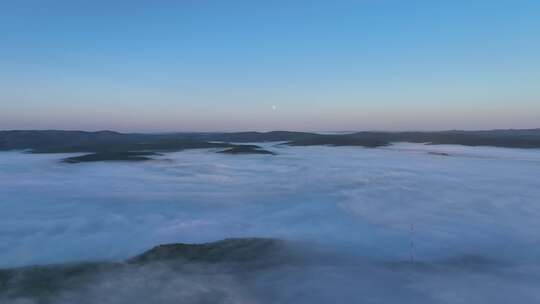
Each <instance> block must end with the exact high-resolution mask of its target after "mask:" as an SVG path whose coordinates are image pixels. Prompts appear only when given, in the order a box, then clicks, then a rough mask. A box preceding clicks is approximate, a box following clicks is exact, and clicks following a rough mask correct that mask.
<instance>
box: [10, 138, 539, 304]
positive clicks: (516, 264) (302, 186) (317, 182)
mask: <svg viewBox="0 0 540 304" xmlns="http://www.w3.org/2000/svg"><path fill="white" fill-rule="evenodd" d="M264 147H265V148H267V149H269V150H272V151H274V152H276V153H278V155H276V156H272V155H269V156H267V155H226V154H219V153H214V151H215V150H190V151H184V152H178V153H167V154H165V155H163V156H161V157H159V159H158V160H155V161H148V162H137V163H135V162H97V163H82V164H65V163H61V162H60V161H59V160H60V159H61V158H62V157H66V155H61V154H26V153H21V152H2V153H0V208H1V209H0V268H10V267H17V266H26V265H34V264H49V263H62V262H74V261H80V260H122V259H125V258H128V257H131V256H133V255H136V254H138V253H141V252H142V251H144V250H147V249H149V248H151V247H152V246H154V245H157V244H162V243H173V242H186V243H193V242H197V243H198V242H207V241H214V240H220V239H223V238H231V237H272V238H281V239H285V240H292V241H301V242H304V243H308V244H310V245H311V246H314V247H313V248H315V247H316V248H325V249H328V250H332V251H335V252H336V255H347V256H349V257H354V258H358V259H359V260H362V261H372V264H373V265H375V264H377V263H386V262H390V263H392V262H399V261H409V260H410V259H411V258H412V259H414V261H417V262H424V261H425V262H437V261H445V260H448V259H453V258H460V257H462V256H471V255H474V256H478V257H482V258H485V259H487V260H492V261H495V263H494V264H493V266H491V267H492V268H491V269H489V270H488V271H480V272H477V271H475V270H471V269H454V270H453V271H451V272H441V273H424V272H421V271H412V272H402V271H398V272H396V271H394V270H391V269H384V268H376V269H375V270H373V269H372V270H369V271H368V270H366V269H370V267H368V266H365V267H363V266H362V267H360V266H358V265H356V266H354V267H353V266H351V267H346V266H343V265H342V266H339V267H338V266H335V267H326V266H324V265H321V266H312V267H306V269H295V270H294V271H293V270H291V269H288V268H284V269H276V270H272V271H269V272H265V273H263V274H261V275H260V276H259V277H258V278H257V280H255V281H254V283H253V284H255V286H256V287H252V289H254V290H257V288H258V290H260V291H261V292H260V293H259V296H260V297H259V298H257V297H255V298H253V295H246V294H244V293H248V291H246V290H242V288H241V286H237V285H235V284H234V281H231V280H228V279H227V280H224V282H225V283H226V284H225V283H223V284H222V282H220V283H219V284H218V285H219V286H220V287H219V288H222V289H223V290H225V293H229V294H228V295H227V296H226V297H221V298H218V299H213V300H208V299H205V300H204V301H207V302H204V301H203V300H200V299H199V300H189V299H195V298H193V297H192V298H189V299H187V298H184V302H187V303H191V302H193V303H216V302H220V301H221V302H224V303H229V302H230V303H259V302H261V303H270V302H277V303H327V302H328V301H330V300H332V299H333V300H334V301H337V302H342V303H346V302H351V303H352V302H355V303H358V302H360V301H364V302H365V303H393V302H395V301H399V302H401V303H508V302H510V301H514V300H516V301H521V303H534V302H539V301H540V258H539V257H540V150H534V149H533V150H520V149H503V148H489V147H461V146H426V145H420V144H405V143H400V144H395V145H393V146H390V147H385V148H376V149H366V148H356V147H287V146H281V145H276V144H265V145H264ZM447 154H448V155H447ZM369 263H371V262H369ZM369 263H368V264H369ZM366 267H367V268H366ZM152 272H157V270H151V271H150V270H149V274H148V277H151V276H152V275H151V273H152ZM126 280H127V279H126ZM177 280H178V282H179V283H178V284H179V285H181V286H186V288H195V287H193V285H194V284H196V288H195V289H194V290H195V291H196V290H200V289H201V288H202V289H204V288H212V290H214V289H216V288H218V287H215V286H213V285H212V284H214V283H215V282H208V283H205V281H204V280H201V281H200V282H199V281H197V280H192V279H185V278H177ZM104 281H106V279H104ZM121 282H123V281H122V280H121V279H114V280H111V283H110V284H105V283H103V284H101V285H103V286H104V287H103V289H102V290H101V291H96V292H95V293H93V294H96V295H97V294H101V296H102V295H103V292H111V297H109V298H108V299H109V302H107V300H105V299H104V298H100V299H101V300H100V303H127V302H129V301H131V302H129V303H136V301H135V302H133V299H136V298H137V297H134V293H133V292H135V291H137V290H140V289H141V286H139V285H137V284H139V283H140V282H139V283H137V282H130V283H129V284H128V283H126V284H124V285H121ZM182 282H183V283H182ZM118 284H120V285H121V286H118ZM171 284H172V283H171ZM197 284H198V285H197ZM205 284H207V285H205ZM216 284H217V283H216ZM101 285H99V284H98V285H96V286H94V289H99V288H100V287H99V286H101ZM145 286H146V287H148V286H147V285H145ZM153 287H155V288H157V289H158V290H157V291H156V290H153V291H155V292H158V293H163V298H162V301H159V300H156V303H169V302H167V300H166V298H165V297H167V296H169V297H170V298H171V299H173V300H171V301H174V300H178V299H179V298H182V295H178V294H176V293H178V292H179V291H178V288H177V287H174V288H170V286H164V287H162V288H163V290H161V289H159V288H161V287H156V286H153ZM122 288H124V289H125V288H127V289H128V290H131V291H127V292H125V291H123V292H121V293H118V292H116V291H118V290H122ZM129 288H131V289H129ZM167 288H168V289H170V290H168V289H167ZM219 288H218V289H219ZM166 289H167V290H166ZM113 290H115V292H113ZM190 290H191V289H190ZM239 290H242V291H239ZM195 291H194V292H195ZM139 292H140V291H139ZM174 292H176V293H174ZM186 293H187V294H189V295H192V294H191V293H189V292H187V291H186ZM186 293H184V294H186ZM127 294H131V296H130V297H131V298H130V299H128V297H127V296H126V295H127ZM112 295H114V296H112ZM71 297H72V298H71V299H73V297H74V296H73V295H71ZM85 297H88V296H87V295H86V296H85ZM75 298H76V297H75ZM115 299H116V300H115ZM163 299H164V300H163ZM197 299H198V298H197ZM21 303H22V302H21ZM66 303H69V301H67V302H66ZM85 303H86V302H85ZM145 303H150V302H148V301H147V302H145ZM152 303H153V302H152ZM171 303H176V302H171Z"/></svg>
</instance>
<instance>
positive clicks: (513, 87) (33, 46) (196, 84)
mask: <svg viewBox="0 0 540 304" xmlns="http://www.w3.org/2000/svg"><path fill="white" fill-rule="evenodd" d="M274 106H275V109H273V107H274ZM533 127H540V1H537V0H531V1H519V0H512V1H511V0H508V1H503V0H490V1H487V0H486V1H483V0H477V1H473V0H466V1H465V0H463V1H460V0H448V1H436V0H430V1H427V0H426V1H414V0H402V1H397V0H395V1H392V0H358V1H313V0H310V1H307V0H306V1H300V0H298V1H290V0H289V1H253V0H252V1H248V0H246V1H235V0H227V1H205V0H193V1H188V0H185V1H181V0H178V1H150V0H148V1H135V0H131V1H97V0H88V1H80V0H65V1H61V0H57V1H54V0H50V1H47V0H20V1H18V0H11V1H10V0H0V129H83V130H99V129H113V130H119V131H214V130H227V131H233V130H274V129H289V130H312V131H322V130H328V131H330V130H373V129H377V130H413V129H415V130H439V129H490V128H533Z"/></svg>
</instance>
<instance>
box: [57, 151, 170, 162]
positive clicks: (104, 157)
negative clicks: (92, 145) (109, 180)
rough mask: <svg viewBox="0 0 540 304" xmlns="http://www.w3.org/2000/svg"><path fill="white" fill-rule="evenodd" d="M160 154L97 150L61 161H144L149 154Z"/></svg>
mask: <svg viewBox="0 0 540 304" xmlns="http://www.w3.org/2000/svg"><path fill="white" fill-rule="evenodd" d="M156 155H160V154H158V153H155V152H99V153H92V154H86V155H82V156H74V157H68V158H64V159H63V160H62V161H63V162H65V163H70V164H78V163H85V162H96V161H146V160H151V159H152V158H151V157H150V156H156Z"/></svg>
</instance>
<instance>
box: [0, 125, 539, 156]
mask: <svg viewBox="0 0 540 304" xmlns="http://www.w3.org/2000/svg"><path fill="white" fill-rule="evenodd" d="M256 142H284V143H286V144H289V145H293V146H312V145H330V146H363V147H378V146H384V145H388V144H390V143H392V142H414V143H429V144H458V145H467V146H495V147H510V148H540V129H523V130H520V129H518V130H514V129H506V130H486V131H459V130H450V131H433V132H426V131H406V132H384V131H363V132H356V133H348V134H318V133H309V132H290V131H272V132H231V133H225V132H222V133H167V134H143V133H119V132H114V131H96V132H87V131H63V130H43V131H39V130H34V131H21V130H11V131H0V150H30V151H31V152H34V153H62V152H94V153H95V152H111V151H114V152H128V151H129V152H136V151H154V152H159V151H179V150H183V149H195V148H227V147H229V148H232V147H233V146H235V145H234V144H233V143H256Z"/></svg>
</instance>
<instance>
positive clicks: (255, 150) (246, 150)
mask: <svg viewBox="0 0 540 304" xmlns="http://www.w3.org/2000/svg"><path fill="white" fill-rule="evenodd" d="M218 153H224V154H266V155H275V154H276V153H274V152H272V151H268V150H264V149H262V148H261V147H259V146H256V145H238V146H234V147H232V148H228V149H226V150H223V151H219V152H218Z"/></svg>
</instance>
